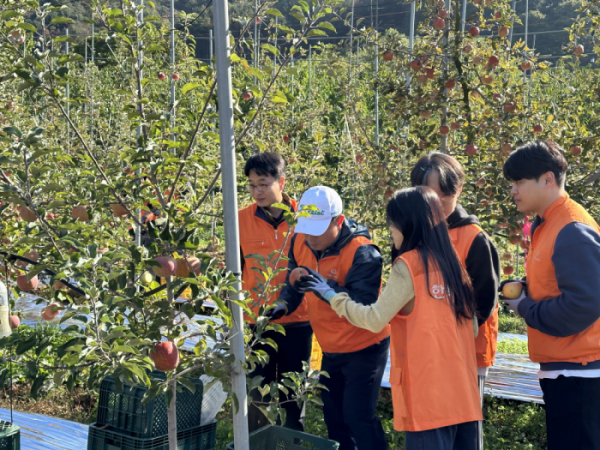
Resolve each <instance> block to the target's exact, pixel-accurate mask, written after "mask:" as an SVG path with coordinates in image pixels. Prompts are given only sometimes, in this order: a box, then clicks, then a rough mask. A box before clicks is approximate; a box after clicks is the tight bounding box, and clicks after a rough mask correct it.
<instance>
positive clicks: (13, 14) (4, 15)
mask: <svg viewBox="0 0 600 450" xmlns="http://www.w3.org/2000/svg"><path fill="white" fill-rule="evenodd" d="M13 17H21V13H19V12H17V11H4V12H3V13H2V15H0V18H2V19H11V18H13Z"/></svg>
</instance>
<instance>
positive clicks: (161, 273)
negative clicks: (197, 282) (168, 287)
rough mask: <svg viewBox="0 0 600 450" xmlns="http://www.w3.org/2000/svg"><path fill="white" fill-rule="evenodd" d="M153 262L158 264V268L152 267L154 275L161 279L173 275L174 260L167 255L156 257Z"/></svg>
mask: <svg viewBox="0 0 600 450" xmlns="http://www.w3.org/2000/svg"><path fill="white" fill-rule="evenodd" d="M154 261H156V262H157V263H159V264H160V267H156V266H154V267H152V271H153V272H154V275H156V276H157V277H162V278H164V277H170V276H173V275H175V258H173V257H172V256H169V255H167V256H157V257H156V258H154Z"/></svg>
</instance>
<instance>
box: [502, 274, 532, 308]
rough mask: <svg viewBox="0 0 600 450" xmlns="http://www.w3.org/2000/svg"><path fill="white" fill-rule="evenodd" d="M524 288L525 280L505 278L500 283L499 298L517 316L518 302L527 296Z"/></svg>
mask: <svg viewBox="0 0 600 450" xmlns="http://www.w3.org/2000/svg"><path fill="white" fill-rule="evenodd" d="M525 288H526V285H525V280H505V281H503V282H502V283H501V284H500V290H501V292H502V294H501V295H500V299H501V300H502V301H503V302H504V303H505V304H506V306H507V307H508V309H510V310H511V311H512V312H514V313H515V314H516V315H517V316H519V303H521V300H523V299H524V298H525V297H527V294H526V289H525Z"/></svg>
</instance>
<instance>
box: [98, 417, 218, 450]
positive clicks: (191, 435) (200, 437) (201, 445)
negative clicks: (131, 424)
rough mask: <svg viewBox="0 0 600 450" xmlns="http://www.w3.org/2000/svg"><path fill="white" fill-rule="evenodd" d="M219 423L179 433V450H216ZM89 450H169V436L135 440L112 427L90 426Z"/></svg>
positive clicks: (214, 422) (215, 422)
mask: <svg viewBox="0 0 600 450" xmlns="http://www.w3.org/2000/svg"><path fill="white" fill-rule="evenodd" d="M216 437H217V421H216V420H215V421H213V422H211V423H209V424H207V425H202V426H196V427H193V428H189V429H187V430H181V431H178V432H177V450H214V448H215V443H216ZM87 450H169V436H168V435H164V436H159V437H154V438H135V437H131V436H129V435H127V434H124V433H120V432H118V431H115V430H114V428H112V427H106V428H104V427H98V425H97V424H92V425H90V429H89V433H88V446H87Z"/></svg>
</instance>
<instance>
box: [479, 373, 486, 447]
mask: <svg viewBox="0 0 600 450" xmlns="http://www.w3.org/2000/svg"><path fill="white" fill-rule="evenodd" d="M477 382H478V384H479V396H480V397H481V409H482V410H483V388H484V386H485V375H477ZM477 450H483V421H482V422H477Z"/></svg>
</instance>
